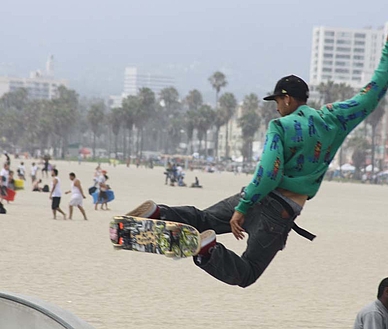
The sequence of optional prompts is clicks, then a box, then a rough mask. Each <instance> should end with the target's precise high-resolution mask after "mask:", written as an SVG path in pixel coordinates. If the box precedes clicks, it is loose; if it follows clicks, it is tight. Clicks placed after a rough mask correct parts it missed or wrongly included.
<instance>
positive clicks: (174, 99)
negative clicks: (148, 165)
mask: <svg viewBox="0 0 388 329" xmlns="http://www.w3.org/2000/svg"><path fill="white" fill-rule="evenodd" d="M159 101H160V109H161V113H160V115H159V120H160V121H159V123H160V124H161V126H163V127H165V129H163V130H162V133H163V135H164V136H163V137H164V138H163V140H164V149H165V153H169V149H170V147H171V146H172V144H174V141H176V139H177V136H173V135H172V132H175V129H176V128H177V127H176V125H177V122H179V120H176V117H177V116H178V114H179V110H180V107H181V106H180V105H181V104H180V102H179V93H178V91H177V90H176V89H175V88H174V87H168V88H164V89H162V90H161V91H160V94H159ZM158 112H159V111H158ZM177 129H178V128H177ZM181 129H182V127H180V128H179V136H180V135H181V134H180V131H181Z"/></svg>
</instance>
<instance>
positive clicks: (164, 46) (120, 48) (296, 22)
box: [0, 0, 388, 100]
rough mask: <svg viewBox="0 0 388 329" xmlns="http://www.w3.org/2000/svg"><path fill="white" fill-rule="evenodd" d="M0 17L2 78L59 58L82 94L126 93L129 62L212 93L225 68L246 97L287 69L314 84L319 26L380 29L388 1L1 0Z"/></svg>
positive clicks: (61, 70) (232, 86)
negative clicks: (314, 38)
mask: <svg viewBox="0 0 388 329" xmlns="http://www.w3.org/2000/svg"><path fill="white" fill-rule="evenodd" d="M350 4H351V5H350ZM0 13H1V17H0V74H1V75H3V74H4V73H6V74H9V75H16V76H27V75H28V74H29V72H30V71H32V70H34V69H38V68H41V69H44V67H45V62H46V59H47V57H48V54H53V55H54V57H55V70H56V76H57V77H60V78H66V79H68V80H69V82H70V87H71V88H74V89H76V90H77V91H78V92H79V93H80V94H83V95H87V96H100V95H101V96H107V95H109V94H120V93H121V92H122V89H123V73H124V68H125V66H129V65H135V66H141V67H143V68H144V69H146V70H149V71H153V72H161V73H164V74H165V75H171V76H173V77H174V78H175V79H176V81H177V85H176V87H177V89H178V90H179V91H180V92H181V93H186V92H187V91H188V90H189V89H193V88H198V89H200V90H201V91H202V92H203V93H204V94H205V95H209V94H210V93H211V92H212V91H211V87H210V85H209V83H208V81H207V78H208V77H209V76H210V75H211V73H212V72H214V71H216V70H222V71H223V72H224V73H225V74H226V75H227V78H228V80H229V85H228V87H227V90H228V91H231V92H235V93H236V94H237V95H238V97H239V98H240V100H241V98H242V95H244V94H247V93H250V92H256V93H258V94H259V96H263V93H265V92H266V91H269V90H272V89H273V87H274V84H275V82H276V81H277V80H278V78H280V77H282V76H284V75H287V74H291V73H293V74H297V75H300V76H301V77H303V78H305V79H306V80H308V73H309V65H310V48H311V34H312V28H313V27H314V26H320V25H324V26H333V27H351V28H362V27H365V26H372V27H374V28H377V27H379V26H381V25H383V24H384V23H385V22H386V21H388V2H387V0H374V1H372V2H371V3H369V2H366V1H365V0H364V1H361V0H352V1H349V0H347V1H343V0H336V1H334V0H326V1H320V2H317V1H314V0H299V1H295V0H290V1H278V0H271V1H260V0H240V1H237V0H236V1H234V0H195V1H188V0H138V1H133V0H123V1H118V0H111V1H99V0H93V1H92V0H66V1H58V0H51V1H46V0H2V1H1V4H0Z"/></svg>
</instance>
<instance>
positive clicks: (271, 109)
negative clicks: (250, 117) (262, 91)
mask: <svg viewBox="0 0 388 329" xmlns="http://www.w3.org/2000/svg"><path fill="white" fill-rule="evenodd" d="M267 95H271V93H267ZM257 101H258V99H257ZM252 102H253V107H254V106H256V105H255V104H256V99H255V98H252ZM259 110H260V118H261V120H263V123H264V125H265V126H268V124H269V122H270V121H271V120H273V119H276V118H278V117H279V113H278V111H277V105H276V102H273V101H269V102H267V101H266V102H263V103H262V105H261V106H260V107H259Z"/></svg>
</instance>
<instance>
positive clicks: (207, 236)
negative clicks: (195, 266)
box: [197, 230, 216, 258]
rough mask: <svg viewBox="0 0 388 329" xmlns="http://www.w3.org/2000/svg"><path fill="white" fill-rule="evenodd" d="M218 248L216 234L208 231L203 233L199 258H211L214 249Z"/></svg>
mask: <svg viewBox="0 0 388 329" xmlns="http://www.w3.org/2000/svg"><path fill="white" fill-rule="evenodd" d="M215 246H216V232H214V231H213V230H207V231H204V232H202V233H201V250H200V251H199V253H198V254H197V256H201V257H205V258H209V257H210V254H211V252H212V250H213V248H214V247H215Z"/></svg>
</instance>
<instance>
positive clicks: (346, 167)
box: [341, 163, 356, 171]
mask: <svg viewBox="0 0 388 329" xmlns="http://www.w3.org/2000/svg"><path fill="white" fill-rule="evenodd" d="M355 169H356V167H355V166H352V165H351V164H350V163H345V164H343V165H342V166H341V170H343V171H353V170H355Z"/></svg>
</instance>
